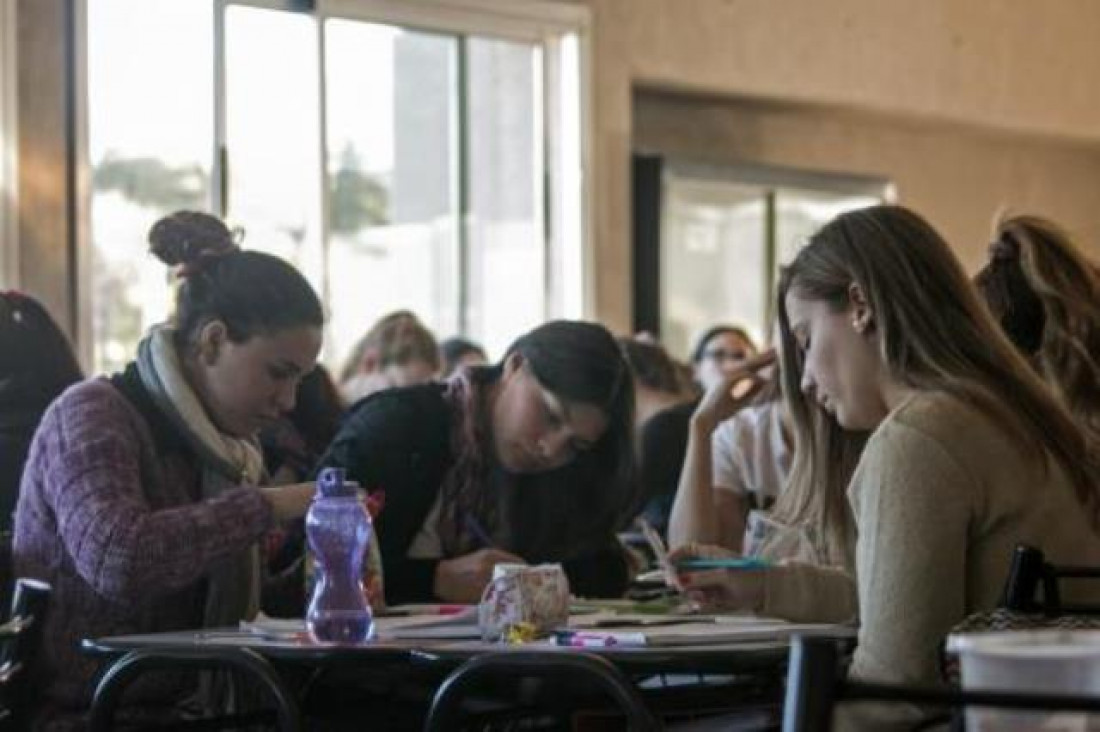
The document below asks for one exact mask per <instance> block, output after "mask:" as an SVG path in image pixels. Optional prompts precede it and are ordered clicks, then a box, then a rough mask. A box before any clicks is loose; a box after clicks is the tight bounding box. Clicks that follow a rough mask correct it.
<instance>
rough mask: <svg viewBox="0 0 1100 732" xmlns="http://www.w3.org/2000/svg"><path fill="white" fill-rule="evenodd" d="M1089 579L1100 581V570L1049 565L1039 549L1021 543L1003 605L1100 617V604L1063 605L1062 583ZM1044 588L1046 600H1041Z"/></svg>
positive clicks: (1021, 611)
mask: <svg viewBox="0 0 1100 732" xmlns="http://www.w3.org/2000/svg"><path fill="white" fill-rule="evenodd" d="M1089 578H1091V579H1096V578H1100V568H1098V567H1070V566H1056V565H1053V564H1051V563H1049V562H1047V561H1046V557H1044V556H1043V552H1042V551H1040V550H1039V549H1036V548H1035V547H1033V546H1027V545H1025V544H1021V545H1020V546H1017V547H1016V551H1015V552H1014V553H1013V555H1012V566H1011V568H1010V569H1009V573H1008V582H1007V583H1006V584H1005V594H1004V598H1003V600H1002V602H1001V606H1002V607H1004V608H1005V609H1007V610H1011V611H1014V612H1019V613H1029V614H1035V613H1043V614H1046V615H1100V605H1072V604H1069V605H1067V604H1063V603H1062V596H1061V592H1060V590H1059V580H1062V579H1089ZM1040 589H1041V590H1042V600H1039V590H1040Z"/></svg>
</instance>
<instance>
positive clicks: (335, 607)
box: [306, 468, 374, 643]
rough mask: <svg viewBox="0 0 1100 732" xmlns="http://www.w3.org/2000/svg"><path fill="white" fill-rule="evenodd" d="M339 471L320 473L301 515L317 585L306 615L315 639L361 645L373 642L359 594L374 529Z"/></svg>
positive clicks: (368, 613) (366, 610) (366, 609)
mask: <svg viewBox="0 0 1100 732" xmlns="http://www.w3.org/2000/svg"><path fill="white" fill-rule="evenodd" d="M344 474H345V473H344V469H343V468H325V469H323V470H322V471H321V474H320V475H319V476H318V478H317V495H316V497H315V498H314V499H313V504H312V505H311V506H310V507H309V513H308V514H306V537H307V538H308V540H309V547H310V549H311V550H312V551H313V557H314V563H315V564H316V567H317V581H316V584H315V585H314V588H313V597H312V598H311V599H310V602H309V611H308V612H307V613H306V624H307V626H308V627H309V632H310V635H311V636H313V639H314V640H318V641H329V642H334V643H361V642H363V641H365V640H369V639H371V638H372V637H374V617H373V616H372V615H371V609H370V603H369V602H367V595H366V593H365V592H364V591H363V580H362V578H363V562H364V561H365V560H366V556H367V547H368V545H369V542H370V533H371V530H372V529H373V527H372V526H371V522H370V514H368V513H367V507H366V505H364V503H363V500H362V499H361V498H360V497H359V492H358V490H357V489H356V485H355V484H354V483H349V482H347V481H345V480H344Z"/></svg>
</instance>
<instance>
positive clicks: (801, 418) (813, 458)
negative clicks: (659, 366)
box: [778, 206, 1100, 535]
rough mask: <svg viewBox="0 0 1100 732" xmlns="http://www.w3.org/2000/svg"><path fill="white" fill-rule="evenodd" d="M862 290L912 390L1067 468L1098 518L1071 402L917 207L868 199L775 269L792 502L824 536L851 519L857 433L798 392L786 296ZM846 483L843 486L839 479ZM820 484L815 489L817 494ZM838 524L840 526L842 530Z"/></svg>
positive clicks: (894, 365)
mask: <svg viewBox="0 0 1100 732" xmlns="http://www.w3.org/2000/svg"><path fill="white" fill-rule="evenodd" d="M853 283H854V284H857V285H858V286H859V287H860V288H861V289H862V290H863V293H864V296H865V297H866V299H867V302H868V305H869V307H870V310H871V312H872V314H873V317H874V327H875V328H876V329H877V332H878V335H879V343H880V348H881V357H882V360H883V363H884V364H886V367H887V369H888V370H889V373H890V376H891V377H892V378H894V379H896V380H897V381H898V382H900V383H902V384H905V385H906V386H909V387H910V388H913V389H917V390H921V391H939V392H945V393H947V394H950V395H952V396H953V397H955V398H957V399H959V400H960V401H963V402H965V403H967V404H969V405H971V406H973V407H974V408H975V409H977V410H979V411H980V412H982V413H983V414H985V415H987V416H988V417H990V419H991V420H992V421H993V422H994V423H995V424H998V425H1000V426H1001V427H1002V428H1003V429H1004V430H1005V432H1006V435H1007V436H1008V437H1009V438H1010V439H1011V440H1012V441H1013V442H1014V443H1015V445H1016V447H1017V448H1018V449H1019V450H1020V451H1021V452H1022V453H1025V454H1030V455H1032V456H1033V457H1034V458H1035V459H1036V460H1038V461H1041V462H1042V463H1043V464H1047V461H1048V460H1049V458H1050V457H1053V458H1054V459H1055V460H1056V461H1057V462H1058V463H1059V464H1060V465H1061V466H1062V467H1063V469H1064V470H1065V472H1066V473H1067V475H1068V476H1069V477H1070V479H1071V481H1072V483H1073V485H1074V487H1075V489H1076V493H1077V497H1078V499H1079V500H1080V501H1081V503H1082V504H1083V505H1084V506H1086V507H1087V508H1088V509H1089V512H1090V515H1091V516H1092V518H1093V521H1094V524H1095V523H1096V507H1097V496H1096V481H1095V477H1096V476H1097V475H1098V474H1100V473H1098V471H1097V470H1096V468H1095V466H1094V465H1092V464H1091V463H1090V462H1089V460H1088V453H1087V451H1086V446H1085V440H1084V437H1083V436H1082V433H1081V431H1080V430H1079V429H1078V428H1077V426H1076V424H1075V423H1074V421H1073V419H1072V418H1071V417H1070V415H1069V414H1068V412H1067V411H1066V410H1065V409H1064V408H1063V407H1062V406H1061V405H1060V404H1059V403H1058V401H1057V399H1055V397H1054V396H1053V395H1052V394H1051V392H1050V391H1049V390H1047V388H1046V387H1045V386H1044V384H1043V382H1042V381H1041V380H1040V379H1039V377H1038V376H1037V375H1036V374H1035V372H1034V371H1033V370H1032V369H1031V368H1030V367H1029V366H1028V364H1027V362H1026V361H1025V360H1024V358H1023V357H1022V356H1021V355H1020V354H1019V353H1018V352H1017V351H1016V349H1015V348H1013V347H1012V345H1011V344H1010V343H1009V342H1008V340H1007V339H1006V338H1005V336H1004V335H1003V334H1002V333H1001V330H1000V328H998V327H997V324H996V323H995V322H994V321H993V319H992V317H991V316H990V314H989V311H988V310H987V309H986V308H985V306H984V305H983V304H982V303H981V301H980V300H979V298H978V296H977V294H976V292H975V291H974V288H973V287H972V286H971V284H970V282H969V280H968V279H967V277H966V275H965V273H964V272H963V269H962V267H961V266H960V265H959V262H958V260H956V259H955V257H954V255H953V254H952V253H951V250H950V248H949V247H948V245H947V243H946V242H945V241H944V240H943V238H942V237H941V236H940V235H939V233H937V232H936V230H935V229H933V228H932V226H931V225H929V224H928V223H927V222H926V221H925V220H924V219H922V218H921V217H920V216H918V215H917V214H916V213H914V212H912V211H910V210H908V209H906V208H903V207H900V206H873V207H870V208H865V209H861V210H858V211H852V212H849V213H845V214H842V215H840V216H838V217H837V218H835V219H833V221H831V222H830V223H828V224H826V225H825V226H824V227H823V228H822V229H821V230H820V231H818V232H817V233H816V234H814V235H813V237H811V238H810V241H809V243H808V244H807V245H806V247H805V248H804V249H803V250H802V251H801V252H800V253H799V254H798V256H797V257H796V258H795V260H794V261H793V262H792V263H791V265H790V266H788V267H785V268H784V269H783V271H782V273H781V277H780V283H779V289H778V314H779V322H780V334H781V339H782V346H781V349H780V351H781V355H782V371H783V380H784V389H785V391H786V397H787V399H788V400H789V407H790V410H791V419H792V422H793V423H794V427H795V435H796V446H795V450H796V457H795V466H794V468H793V469H792V476H791V484H790V486H789V488H791V489H794V490H793V491H792V496H791V497H790V498H789V499H788V501H789V502H790V504H792V505H797V504H802V505H804V506H810V507H812V506H814V505H815V504H816V505H817V506H818V508H817V511H818V515H817V516H816V518H817V519H818V520H819V521H828V520H830V519H836V517H837V515H838V514H839V515H843V519H841V523H840V524H838V525H834V526H829V525H826V526H825V527H824V528H825V530H826V534H827V535H828V534H836V533H837V532H838V531H840V530H841V529H843V528H844V526H845V524H844V523H843V521H849V522H850V520H851V517H850V515H849V514H847V513H844V511H842V510H841V509H842V508H843V509H844V510H845V511H846V510H847V509H846V506H844V505H843V504H842V501H843V500H844V495H845V492H846V488H847V481H848V480H849V479H850V476H851V469H850V463H851V451H852V449H854V447H855V446H856V445H857V444H859V443H860V441H861V436H858V435H852V434H846V435H844V434H835V433H833V432H832V431H831V430H833V429H839V428H838V427H837V426H836V423H835V421H833V420H832V419H831V418H829V422H830V423H831V425H821V424H820V421H821V420H822V419H825V415H823V414H822V413H821V411H820V408H819V407H817V405H816V404H811V403H807V400H806V398H805V397H804V395H803V394H802V391H801V381H802V368H803V360H802V354H801V351H800V349H799V347H798V345H797V344H796V342H795V340H794V337H793V334H792V333H791V328H790V320H789V318H788V315H787V308H786V296H787V294H788V293H793V294H795V295H797V296H798V297H800V298H804V299H807V300H815V301H823V302H826V303H829V304H831V305H832V306H833V307H834V308H835V309H836V310H838V311H839V310H843V309H844V308H846V307H847V306H848V304H849V294H848V293H849V288H850V286H851V285H852V284H853ZM842 481H843V484H841V482H842ZM815 494H817V495H815ZM838 527H839V528H838Z"/></svg>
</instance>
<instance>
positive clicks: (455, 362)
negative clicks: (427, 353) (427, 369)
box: [439, 336, 489, 379]
mask: <svg viewBox="0 0 1100 732" xmlns="http://www.w3.org/2000/svg"><path fill="white" fill-rule="evenodd" d="M439 357H440V360H441V361H442V362H443V374H442V375H443V378H444V379H446V378H449V377H450V376H451V375H452V374H453V373H454V372H455V371H456V370H458V369H459V368H460V367H462V366H484V365H486V364H487V363H489V357H488V356H486V355H485V349H484V348H482V347H481V346H479V345H478V344H476V343H474V342H473V341H470V340H467V339H465V338H461V337H459V336H454V337H453V338H448V339H447V340H445V341H443V342H442V343H440V344H439Z"/></svg>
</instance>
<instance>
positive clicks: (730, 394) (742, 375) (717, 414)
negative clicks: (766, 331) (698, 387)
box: [692, 349, 776, 433]
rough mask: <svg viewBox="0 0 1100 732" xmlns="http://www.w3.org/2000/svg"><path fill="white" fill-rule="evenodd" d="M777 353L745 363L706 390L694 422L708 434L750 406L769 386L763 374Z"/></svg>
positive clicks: (766, 352) (753, 358) (761, 355)
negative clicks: (764, 387)
mask: <svg viewBox="0 0 1100 732" xmlns="http://www.w3.org/2000/svg"><path fill="white" fill-rule="evenodd" d="M775 358H776V354H775V349H769V350H767V351H764V352H763V353H759V354H757V355H755V356H753V357H752V358H750V359H748V360H746V361H745V362H744V363H743V364H741V367H740V368H738V369H737V371H735V372H733V373H731V374H729V375H728V376H727V377H726V378H724V379H722V381H720V382H718V383H717V384H715V385H714V386H713V387H711V388H710V389H708V390H707V393H706V394H704V395H703V398H702V399H701V400H700V401H699V406H698V407H696V408H695V414H694V415H692V422H693V423H694V424H695V425H696V426H697V427H699V428H700V429H703V430H704V431H706V432H707V433H710V432H713V431H714V429H715V428H716V427H717V426H718V425H719V424H721V423H722V422H725V421H726V420H727V419H729V418H730V417H732V416H733V415H735V414H737V413H738V412H739V411H741V410H742V409H743V408H744V407H745V406H746V405H747V404H749V403H751V402H752V400H753V398H754V397H755V396H756V394H757V392H759V391H760V389H761V388H762V387H763V386H764V384H766V383H767V381H768V378H767V377H766V376H765V375H764V374H763V373H762V372H764V371H766V370H767V369H769V368H771V366H772V364H774V363H775Z"/></svg>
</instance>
